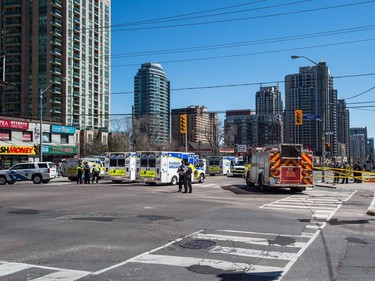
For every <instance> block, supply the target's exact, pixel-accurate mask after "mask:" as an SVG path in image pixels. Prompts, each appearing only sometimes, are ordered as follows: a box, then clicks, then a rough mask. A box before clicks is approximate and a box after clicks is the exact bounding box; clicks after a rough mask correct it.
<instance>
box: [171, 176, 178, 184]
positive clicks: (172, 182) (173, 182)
mask: <svg viewBox="0 0 375 281" xmlns="http://www.w3.org/2000/svg"><path fill="white" fill-rule="evenodd" d="M177 183H178V180H177V177H176V176H174V177H173V178H172V180H171V184H172V185H176V184H177Z"/></svg>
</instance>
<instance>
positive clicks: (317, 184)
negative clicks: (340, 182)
mask: <svg viewBox="0 0 375 281" xmlns="http://www.w3.org/2000/svg"><path fill="white" fill-rule="evenodd" d="M314 186H317V187H326V188H333V189H335V188H336V185H335V184H325V183H321V184H319V183H315V184H314Z"/></svg>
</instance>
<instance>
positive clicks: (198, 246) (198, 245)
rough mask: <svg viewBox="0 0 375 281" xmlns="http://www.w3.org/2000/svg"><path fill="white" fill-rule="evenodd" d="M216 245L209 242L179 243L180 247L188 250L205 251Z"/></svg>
mask: <svg viewBox="0 0 375 281" xmlns="http://www.w3.org/2000/svg"><path fill="white" fill-rule="evenodd" d="M215 245H216V242H214V241H211V240H199V239H197V240H190V241H188V242H184V243H181V244H180V246H181V247H183V248H188V249H207V248H209V247H213V246H215Z"/></svg>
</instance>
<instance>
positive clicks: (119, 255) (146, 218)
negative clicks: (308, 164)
mask: <svg viewBox="0 0 375 281" xmlns="http://www.w3.org/2000/svg"><path fill="white" fill-rule="evenodd" d="M320 186H324V187H319V186H317V187H315V188H314V189H311V190H307V191H305V192H303V193H301V194H298V193H297V194H291V193H290V192H289V191H288V190H277V191H270V192H268V193H267V194H263V193H260V192H259V190H258V189H257V188H248V187H246V185H245V183H244V181H243V179H241V178H227V177H224V176H217V177H210V178H207V179H206V181H205V183H203V184H198V183H197V184H193V193H192V194H183V193H178V192H177V187H176V186H169V185H167V186H147V185H143V184H139V183H130V184H112V183H110V182H108V181H101V182H100V183H99V184H90V185H84V184H83V185H77V184H75V183H74V182H68V181H52V182H50V183H48V184H40V185H35V184H32V183H16V184H14V185H4V186H0V280H1V281H13V280H16V281H22V280H29V281H30V280H33V281H51V280H60V281H61V280H63V281H68V280H81V281H88V280H90V281H91V280H116V281H117V280H225V281H227V280H281V279H282V280H313V281H315V280H340V281H341V280H374V279H375V267H374V265H373V259H374V256H373V254H372V253H373V252H374V249H375V248H374V245H375V227H374V217H372V216H368V215H366V211H367V209H368V208H369V206H370V205H371V203H372V200H373V195H374V188H373V187H375V184H348V185H337V186H335V188H332V185H329V184H328V185H324V184H320Z"/></svg>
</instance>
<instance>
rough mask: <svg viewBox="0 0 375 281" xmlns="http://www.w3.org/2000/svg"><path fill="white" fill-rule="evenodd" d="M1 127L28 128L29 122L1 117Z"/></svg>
mask: <svg viewBox="0 0 375 281" xmlns="http://www.w3.org/2000/svg"><path fill="white" fill-rule="evenodd" d="M0 128H8V129H19V130H28V129H29V123H28V122H23V121H16V120H7V119H0Z"/></svg>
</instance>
